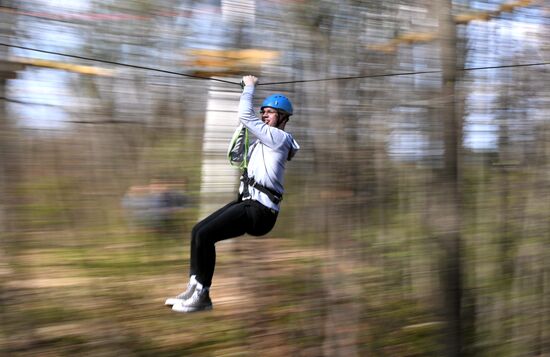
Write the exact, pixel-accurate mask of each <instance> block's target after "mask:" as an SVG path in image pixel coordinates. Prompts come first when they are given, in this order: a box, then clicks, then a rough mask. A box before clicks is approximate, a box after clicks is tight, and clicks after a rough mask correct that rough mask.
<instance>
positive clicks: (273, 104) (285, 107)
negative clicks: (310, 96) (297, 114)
mask: <svg viewBox="0 0 550 357" xmlns="http://www.w3.org/2000/svg"><path fill="white" fill-rule="evenodd" d="M265 107H270V108H274V109H277V110H281V111H283V112H285V113H288V114H289V115H292V103H291V102H290V100H289V99H288V98H287V97H285V96H284V95H282V94H272V95H270V96H269V97H267V98H265V99H264V102H263V103H262V107H261V108H260V109H264V108H265Z"/></svg>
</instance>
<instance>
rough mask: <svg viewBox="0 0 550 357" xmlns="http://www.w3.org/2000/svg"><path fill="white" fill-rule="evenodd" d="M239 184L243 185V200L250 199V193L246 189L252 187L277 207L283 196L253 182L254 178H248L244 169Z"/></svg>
mask: <svg viewBox="0 0 550 357" xmlns="http://www.w3.org/2000/svg"><path fill="white" fill-rule="evenodd" d="M241 182H243V183H244V185H243V193H242V196H241V197H242V198H244V199H246V198H248V197H250V192H249V191H248V188H249V187H254V188H255V189H256V190H258V191H260V192H262V193H264V194H265V195H266V196H267V197H268V198H269V200H270V201H271V202H273V203H275V204H276V205H278V204H279V203H280V202H281V201H282V200H283V195H282V194H280V193H279V192H277V191H275V190H273V189H271V188H269V187H265V186H264V185H261V184H259V183H257V182H256V181H255V180H254V177H248V171H247V170H246V169H245V170H244V171H243V174H242V175H241Z"/></svg>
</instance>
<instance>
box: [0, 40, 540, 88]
mask: <svg viewBox="0 0 550 357" xmlns="http://www.w3.org/2000/svg"><path fill="white" fill-rule="evenodd" d="M0 46H5V47H12V48H18V49H22V50H27V51H34V52H40V53H46V54H51V55H57V56H63V57H69V58H76V59H81V60H86V61H91V62H98V63H105V64H112V65H116V66H121V67H129V68H136V69H143V70H147V71H154V72H160V73H166V74H173V75H177V76H182V77H188V78H192V79H203V80H210V81H216V82H221V83H227V84H232V85H237V86H240V85H241V83H238V82H232V81H228V80H225V79H219V78H214V77H203V76H197V75H194V74H189V73H182V72H175V71H169V70H165V69H160V68H154V67H146V66H139V65H134V64H128V63H121V62H116V61H109V60H102V59H97V58H91V57H85V56H78V55H71V54H66V53H61V52H55V51H48V50H42V49H38V48H32V47H27V46H20V45H13V44H6V43H0ZM548 64H550V62H537V63H524V64H509V65H498V66H485V67H469V68H463V69H461V70H462V71H477V70H488V69H499V68H513V67H532V66H545V65H548ZM441 72H442V71H441V70H432V71H418V72H398V73H382V74H369V75H363V76H349V77H331V78H319V79H301V80H292V81H282V82H267V83H262V82H260V83H258V84H257V85H258V86H268V85H280V84H295V83H310V82H327V81H340V80H351V79H363V78H380V77H396V76H411V75H418V74H433V73H441Z"/></svg>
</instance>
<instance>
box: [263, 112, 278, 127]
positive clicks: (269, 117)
mask: <svg viewBox="0 0 550 357" xmlns="http://www.w3.org/2000/svg"><path fill="white" fill-rule="evenodd" d="M260 114H261V115H262V121H263V122H264V123H266V124H267V125H269V126H273V127H277V124H279V113H277V110H275V109H273V108H270V107H265V108H264V109H262V110H261V111H260Z"/></svg>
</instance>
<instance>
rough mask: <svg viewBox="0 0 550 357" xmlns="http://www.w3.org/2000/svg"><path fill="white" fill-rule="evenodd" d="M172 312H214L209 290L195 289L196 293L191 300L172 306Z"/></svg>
mask: <svg viewBox="0 0 550 357" xmlns="http://www.w3.org/2000/svg"><path fill="white" fill-rule="evenodd" d="M172 310H173V311H177V312H196V311H203V310H212V300H210V294H209V289H195V292H194V293H193V295H192V296H191V297H190V298H189V299H187V300H178V301H176V303H175V304H174V305H173V306H172Z"/></svg>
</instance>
